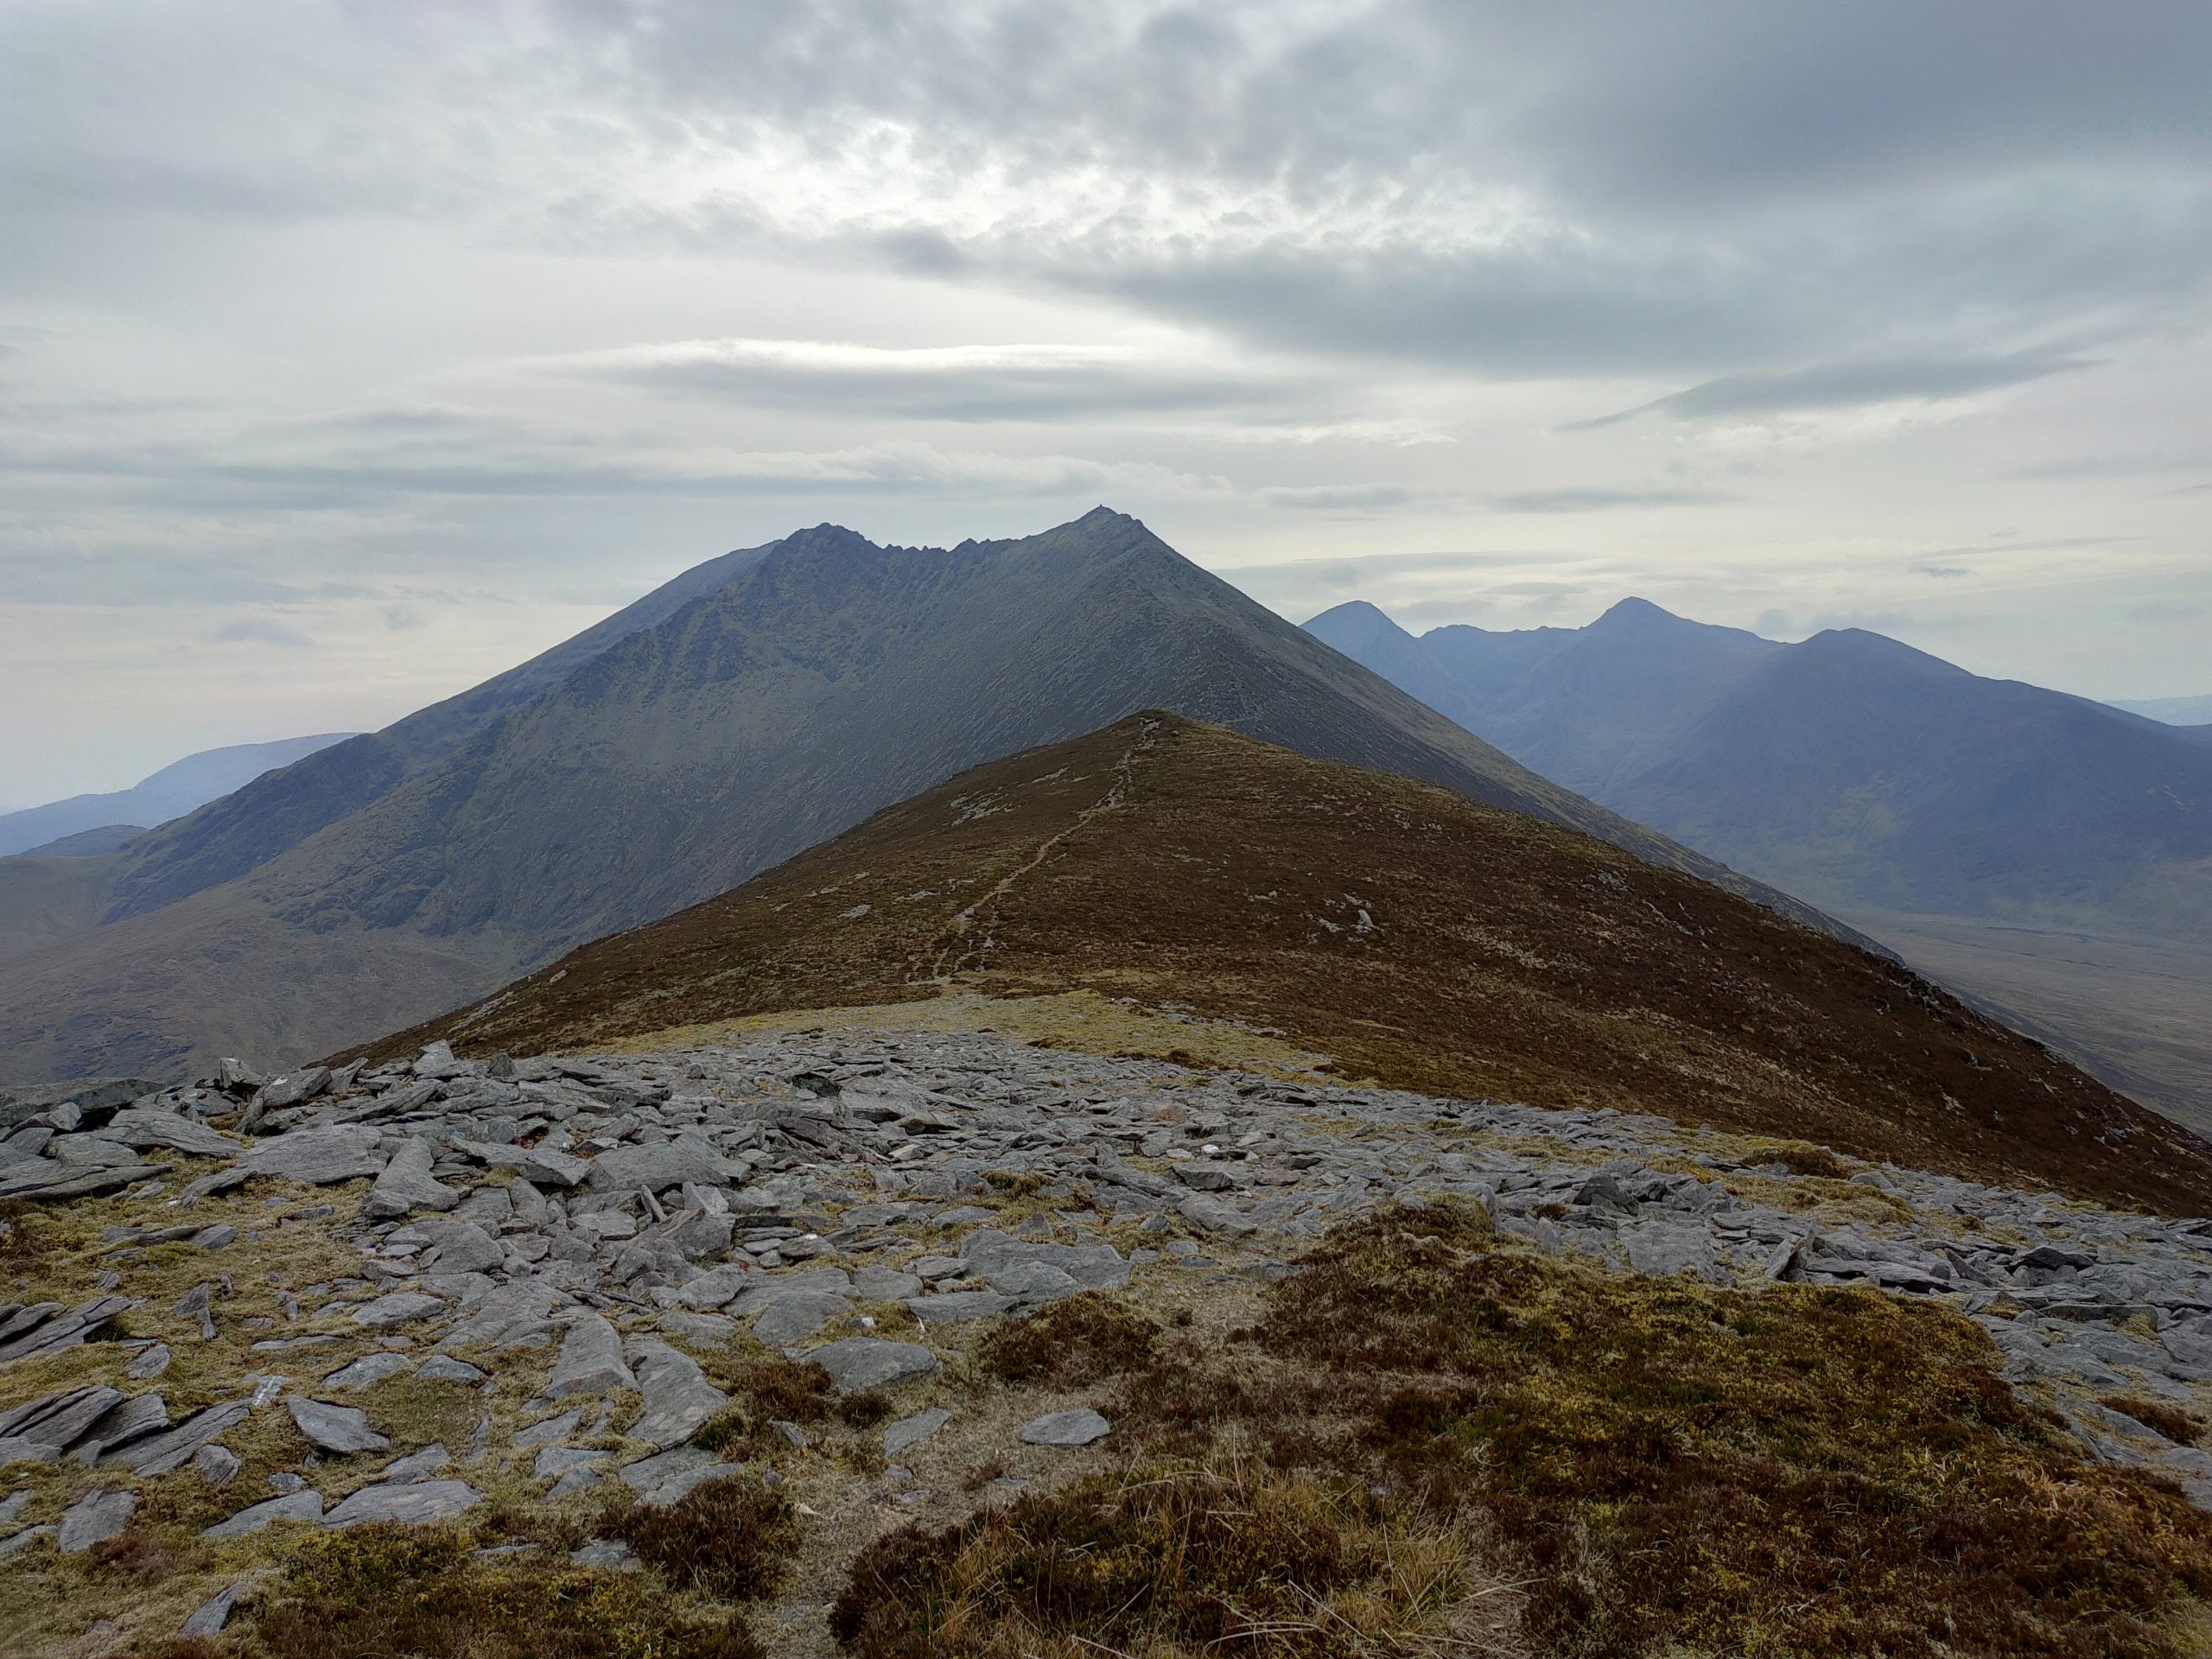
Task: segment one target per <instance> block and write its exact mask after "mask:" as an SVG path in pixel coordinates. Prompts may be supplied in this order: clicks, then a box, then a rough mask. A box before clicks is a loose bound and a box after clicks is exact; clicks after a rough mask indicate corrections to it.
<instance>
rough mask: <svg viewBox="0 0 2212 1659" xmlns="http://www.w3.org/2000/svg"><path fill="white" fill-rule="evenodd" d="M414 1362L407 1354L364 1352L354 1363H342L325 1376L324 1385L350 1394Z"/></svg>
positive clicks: (380, 1380)
mask: <svg viewBox="0 0 2212 1659" xmlns="http://www.w3.org/2000/svg"><path fill="white" fill-rule="evenodd" d="M413 1363H415V1362H414V1360H413V1359H411V1358H410V1357H409V1356H407V1355H405V1354H389V1353H377V1354H363V1355H362V1356H361V1357H360V1358H359V1359H357V1360H355V1361H354V1362H353V1363H352V1364H350V1365H341V1366H340V1367H339V1368H338V1369H337V1370H334V1371H333V1372H332V1373H331V1374H330V1375H329V1376H326V1377H324V1378H323V1379H322V1386H323V1387H324V1388H326V1389H339V1390H340V1392H342V1393H347V1394H350V1393H352V1392H353V1390H354V1389H365V1388H367V1387H369V1386H370V1385H371V1384H372V1383H381V1382H383V1381H384V1380H385V1378H386V1377H387V1376H398V1375H399V1374H400V1372H402V1371H404V1370H406V1369H407V1368H408V1367H409V1366H410V1365H411V1364H413Z"/></svg>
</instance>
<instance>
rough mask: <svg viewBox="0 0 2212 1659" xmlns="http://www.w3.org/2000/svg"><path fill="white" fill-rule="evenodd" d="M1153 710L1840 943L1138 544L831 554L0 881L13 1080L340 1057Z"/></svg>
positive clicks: (753, 568) (803, 542)
mask: <svg viewBox="0 0 2212 1659" xmlns="http://www.w3.org/2000/svg"><path fill="white" fill-rule="evenodd" d="M1146 708H1159V709H1173V710H1177V711H1179V712H1182V713H1185V714H1189V715H1194V716H1198V717H1200V718H1204V719H1206V720H1209V721H1217V722H1219V723H1221V724H1224V725H1227V726H1230V727H1233V728H1236V729H1237V730H1240V731H1243V732H1247V733H1249V734H1253V735H1255V736H1259V737H1262V738H1265V739H1268V740H1269V741H1274V742H1279V743H1282V744H1284V745H1287V746H1288V747H1293V748H1295V749H1298V750H1300V751H1302V752H1304V753H1308V754H1312V755H1315V756H1319V757H1321V758H1325V759H1335V760H1354V761H1357V762H1360V763H1362V764H1365V765H1369V766H1383V767H1387V768H1389V769H1392V770H1395V771H1397V772H1403V773H1406V774H1408V775H1410V776H1414V777H1418V778H1422V779H1427V780H1429V781H1431V782H1433V783H1438V784H1441V785H1445V786H1446V787H1448V788H1451V789H1453V790H1456V791H1459V792H1460V793H1461V794H1463V795H1465V796H1467V797H1469V798H1472V799H1475V800H1478V801H1482V802H1485V803H1488V804H1492V805H1496V806H1501V807H1505V808H1508V809H1510V810H1516V811H1519V812H1523V813H1527V814H1529V815H1531V816H1533V817H1538V818H1541V819H1545V820H1548V821H1550V822H1552V823H1559V824H1564V825H1569V826H1572V827H1573V828H1576V829H1581V830H1585V831H1587V832H1589V833H1591V834H1593V835H1596V836H1600V837H1602V838H1604V839H1606V840H1608V841H1611V842H1614V843H1615V844H1617V845H1618V846H1621V847H1624V848H1625V849H1629V850H1630V851H1632V852H1634V853H1636V854H1637V855H1638V856H1641V857H1643V858H1645V859H1648V860H1650V861H1654V862H1656V863H1659V864H1662V865H1668V866H1671V867H1673V868H1679V869H1682V870H1686V871H1688V872H1690V873H1693V874H1697V875H1700V876H1701V877H1703V878H1705V879H1707V880H1713V881H1716V882H1719V883H1722V884H1725V885H1728V886H1732V887H1735V888H1736V889H1738V891H1745V892H1756V893H1758V896H1760V897H1761V898H1762V899H1764V901H1766V902H1769V903H1770V904H1772V905H1774V906H1776V907H1777V908H1778V909H1780V910H1783V911H1784V912H1788V913H1791V914H1795V915H1798V916H1802V917H1804V918H1808V919H1810V920H1814V921H1816V922H1818V921H1821V920H1824V918H1819V917H1818V916H1817V914H1816V913H1815V912H1811V911H1809V910H1808V909H1807V908H1806V907H1804V906H1802V905H1799V904H1797V903H1796V901H1794V900H1790V899H1784V898H1783V897H1782V896H1781V895H1779V894H1777V893H1770V892H1767V891H1765V890H1763V889H1755V888H1754V887H1753V884H1751V883H1748V882H1746V881H1745V880H1743V879H1742V878H1740V877H1738V876H1735V875H1734V874H1732V873H1731V872H1728V871H1726V870H1725V869H1723V868H1720V867H1719V866H1718V865H1717V864H1714V863H1713V861H1710V860H1707V859H1705V858H1702V857H1700V856H1699V855H1694V854H1692V853H1690V852H1688V851H1687V850H1686V849H1682V848H1681V847H1680V846H1678V845H1676V844H1675V843H1673V842H1669V841H1668V840H1667V839H1666V838H1664V837H1662V836H1657V835H1655V834H1653V833H1652V832H1651V831H1649V830H1648V829H1644V828H1643V827H1641V826H1639V825H1637V824H1635V823H1630V822H1628V821H1626V820H1624V819H1623V818H1621V817H1618V816H1617V815H1616V814H1614V813H1611V812H1609V811H1607V810H1605V809H1603V808H1601V807H1599V806H1596V805H1593V804H1592V803H1590V802H1589V801H1587V800H1585V799H1583V798H1580V796H1578V795H1576V794H1574V793H1573V792H1572V791H1568V790H1566V789H1563V788H1561V787H1560V786H1559V785H1556V784H1554V783H1551V782H1548V781H1547V780H1546V779H1542V778H1541V777H1538V776H1536V775H1535V773H1533V772H1530V771H1529V770H1528V769H1527V768H1526V767H1524V766H1521V765H1519V764H1516V762H1514V761H1513V760H1510V759H1508V758H1507V757H1506V756H1505V755H1503V754H1502V753H1499V752H1498V751H1497V750H1496V749H1494V748H1492V747H1490V746H1489V745H1488V744H1486V743H1484V742H1482V741H1479V740H1478V739H1476V738H1474V737H1472V736H1471V735H1470V734H1468V733H1467V732H1465V730H1462V729H1461V728H1459V727H1458V726H1456V725H1454V724H1452V721H1449V720H1448V719H1446V718H1445V717H1444V716H1442V715H1440V714H1438V713H1436V712H1435V711H1434V710H1433V709H1430V708H1428V707H1426V706H1424V705H1423V704H1422V703H1421V702H1418V701H1416V700H1415V699H1414V698H1413V697H1410V696H1407V695H1406V694H1405V693H1404V692H1402V691H1401V690H1398V689H1396V688H1395V686H1393V685H1391V684H1390V683H1389V682H1388V681H1387V680H1386V679H1384V678H1382V677H1378V676H1376V674H1373V673H1371V672H1370V671H1367V670H1365V669H1363V668H1361V667H1359V666H1358V665H1357V664H1353V663H1351V662H1348V661H1346V660H1345V659H1344V658H1343V657H1341V656H1339V655H1338V654H1337V653H1336V652H1332V651H1331V650H1329V649H1328V648H1326V647H1325V646H1324V645H1321V644H1320V643H1319V641H1317V640H1316V639H1314V638H1313V636H1312V635H1311V634H1308V633H1306V632H1303V631H1302V630H1300V629H1298V628H1296V627H1294V626H1292V625H1290V624H1289V623H1287V622H1285V621H1284V620H1281V618H1279V617H1277V616H1275V615H1274V613H1271V612H1268V611H1267V610H1266V609H1264V608H1263V607H1261V606H1259V605H1257V604H1255V602H1254V601H1251V600H1249V599H1248V598H1246V597H1245V596H1244V595H1243V594H1240V593H1238V592H1237V591H1236V589H1235V588H1230V587H1229V586H1228V585H1227V584H1226V583H1224V582H1220V581H1218V580H1217V579H1216V578H1215V577H1213V576H1211V575H1207V574H1206V573H1205V571H1203V570H1201V569H1198V567H1197V566H1195V565H1193V564H1192V563H1189V562H1188V561H1187V560H1185V559H1184V558H1182V557H1181V556H1179V555H1178V554H1177V553H1176V552H1175V551H1174V550H1173V549H1171V548H1169V547H1168V546H1167V545H1166V543H1164V542H1162V541H1160V539H1159V538H1158V537H1155V536H1154V535H1153V534H1152V533H1151V532H1150V531H1147V530H1146V529H1145V527H1144V526H1143V525H1142V524H1139V523H1138V522H1137V521H1136V520H1135V519H1133V518H1126V517H1124V516H1122V515H1121V514H1119V513H1115V512H1109V511H1107V510H1105V509H1104V508H1101V509H1099V510H1097V511H1096V512H1092V513H1090V514H1088V515H1086V516H1085V517H1084V518H1081V519H1079V520H1077V521H1075V522H1074V523H1071V524H1064V525H1062V526H1060V527H1059V528H1058V529H1056V530H1053V531H1047V532H1046V533H1044V534H1042V535H1039V536H1033V537H1026V538H1023V539H1020V540H1014V541H1000V542H988V543H979V542H965V543H962V544H961V545H959V546H958V547H956V548H952V549H950V550H944V549H922V548H904V547H879V546H877V545H875V544H874V543H870V542H868V541H867V540H865V539H863V538H862V537H859V536H857V535H855V534H854V533H853V532H852V531H847V530H842V529H839V528H837V527H836V526H834V525H823V526H819V527H817V528H816V529H813V530H809V531H801V532H799V533H798V534H796V535H793V536H791V537H786V538H785V539H784V540H782V541H780V542H777V543H771V544H769V545H767V546H765V547H760V548H753V549H748V550H741V551H739V552H734V553H731V554H728V555H727V556H723V557H721V558H720V559H716V560H715V561H712V562H711V563H708V564H704V565H702V566H700V567H699V568H697V569H695V570H692V571H690V572H688V573H686V574H685V575H683V576H680V577H678V578H677V580H676V581H675V582H671V583H670V584H668V585H667V586H666V587H664V588H660V589H658V590H657V591H656V592H655V593H653V594H649V595H647V596H646V597H645V599H643V600H640V601H639V602H638V603H637V604H635V605H633V606H632V607H629V608H628V609H627V610H626V611H623V612H621V613H618V614H617V615H615V616H613V617H611V618H609V619H608V620H607V621H605V622H603V623H601V624H600V625H599V626H597V627H595V628H593V629H591V630H589V631H588V632H585V633H582V634H580V635H578V636H577V637H576V638H575V639H572V640H570V641H569V642H568V643H567V644H565V645H561V646H558V647H556V649H555V650H553V651H551V652H547V653H545V654H544V655H543V656H541V657H539V658H535V659H533V660H532V661H531V662H529V663H526V664H523V665H522V666H521V667H519V668H517V669H515V670H513V671H511V672H509V673H507V674H505V675H502V676H500V677H498V678H496V679H493V680H491V681H488V682H486V683H485V684H484V685H482V686H480V687H478V688H476V689H475V690H473V691H470V692H467V693H465V694H463V695H462V696H459V697H455V698H453V699H450V700H448V702H442V703H440V704H438V705H436V706H435V707H433V708H430V709H424V710H423V711H422V712H421V713H419V714H416V715H410V717H409V718H408V719H406V720H404V721H400V722H398V723H397V725H395V726H393V727H391V728H388V729H386V730H385V731H383V732H379V733H376V734H371V735H368V736H365V737H358V738H354V739H353V740H351V741H347V742H344V743H340V744H337V745H334V746H333V747H329V748H327V749H323V750H321V751H320V752H318V753H315V754H314V755H311V756H309V757H308V758H307V759H306V760H302V761H300V762H298V763H296V764H295V765H293V766H289V767H287V768H285V769H284V770H283V771H281V772H276V773H273V774H271V775H269V776H265V777H263V778H260V779H256V780H255V781H254V782H253V783H251V784H250V785H247V786H245V788H243V789H240V790H238V791H236V792H235V793H234V794H232V795H230V796H228V797H226V798H224V799H221V800H219V801H216V802H214V803H213V804H210V805H208V806H207V807H205V808H203V809H201V810H200V811H198V812H195V813H194V814H193V815H192V816H191V817H187V818H185V819H182V820H181V821H179V822H176V823H170V824H168V825H166V826H164V827H162V829H158V830H156V832H154V833H153V834H151V835H149V836H143V837H141V838H140V839H138V840H137V841H135V842H132V843H131V844H130V846H129V847H127V848H125V849H122V850H120V851H118V852H113V853H110V854H107V855H102V856H98V857H90V858H81V859H73V860H67V861H64V860H54V859H42V860H12V861H10V860H0V963H4V968H5V971H4V974H0V1053H4V1054H5V1055H6V1057H7V1059H6V1062H5V1064H6V1065H7V1066H8V1067H9V1069H10V1070H11V1071H15V1072H16V1074H17V1075H18V1077H21V1078H22V1079H24V1080H30V1079H35V1078H38V1077H60V1076H67V1075H72V1074H78V1073H83V1072H88V1071H131V1072H135V1073H138V1074H140V1075H144V1076H149V1077H162V1076H170V1075H175V1074H177V1073H179V1072H181V1071H187V1070H189V1069H191V1068H193V1067H194V1066H195V1065H204V1064H206V1063H207V1062H209V1061H211V1060H212V1059H213V1058H214V1057H215V1056H217V1055H219V1054H222V1053H232V1052H236V1053H245V1054H247V1055H250V1056H251V1057H253V1058H258V1059H261V1060H264V1061H265V1062H267V1063H271V1064H276V1063H282V1062H283V1061H284V1060H287V1059H292V1058H301V1057H302V1056H304V1055H307V1054H311V1053H314V1052H320V1051H322V1050H326V1049H329V1048H333V1047H335V1046H339V1045H340V1044H341V1043H343V1042H346V1041H347V1040H351V1039H357V1038H362V1037H366V1036H369V1035H372V1034H373V1033H376V1032H378V1031H379V1030H388V1029H391V1028H392V1027H397V1026H401V1025H404V1024H408V1023H410V1022H412V1021H414V1020H420V1019H422V1018H423V1017H425V1016H427V1015H429V1014H433V1013H435V1012H436V1011H437V1010H439V1009H441V1008H443V1007H450V1006H452V1005H454V1004H455V1003H458V1002H461V1001H465V1000H467V998H469V997H471V996H474V995H479V994H480V993H481V992H483V991H484V990H486V989H487V988H490V987H491V986H493V985H496V984H498V983H499V982H501V981H502V980H504V979H505V978H507V977H509V976H512V975H513V974H515V973H517V972H518V971H522V970H524V969H528V968H531V967H533V966H535V965H537V964H538V963H543V962H545V961H548V960H550V959H551V958H552V957H556V956H557V955H559V954H560V953H561V952H563V951H564V950H569V949H572V948H574V947H575V946H576V945H578V944H582V943H583V942H584V941H586V940H588V939H590V938H594V937H596V936H598V935H600V934H603V933H606V932H609V931H613V930H615V929H618V928H621V927H626V926H629V925H635V924H637V923H639V922H644V921H648V920H651V919H652V918H656V917H658V916H661V915H664V914H666V913H668V912H671V911H672V910H675V909H677V908H680V907H681V906H685V905H689V904H692V903H696V902H697V901H698V900H700V899H705V898H708V897H710V896H712V895H713V894H715V893H720V892H721V891H723V890H724V889H726V888H728V887H732V886H734V885H735V884H736V883H738V882H740V881H741V880H744V879H745V878H746V877H747V876H749V875H751V874H753V873H754V872H755V871H757V870H759V869H760V868H764V867H765V866H766V865H769V864H772V863H774V862H776V861H779V860H781V859H784V858H786V857H788V856H790V855H791V854H793V853H796V852H798V851H799V850H800V849H804V848H805V847H808V846H810V845H812V844H814V843H815V842H819V841H821V840H823V839H824V838H825V837H828V836H833V835H835V834H836V833H837V832H838V831H840V830H842V829H846V828H847V827H849V825H851V824H853V823H856V822H858V821H859V820H861V818H864V817H867V816H868V814H869V813H871V812H873V811H875V810H878V809H880V808H881V807H883V806H886V805H888V804H891V803H892V802H894V801H897V800H899V799H901V798H905V797H906V796H908V795H911V794H912V793H913V792H915V791H917V790H920V789H923V788H926V787H928V786H929V785H932V784H935V783H937V782H938V781H939V780H940V779H944V778H945V777H947V776H949V775H950V774H951V773H953V772H958V771H960V770H961V769H963V767H966V766H973V765H976V764H977V763H979V762H981V761H984V760H990V759H993V758H995V757H997V756H1000V755H1003V754H1006V753H1010V752H1013V751H1015V750H1019V749H1022V748H1026V747H1032V746H1033V745H1036V744H1039V743H1043V742H1049V741H1055V740H1057V739H1061V738H1065V737H1068V736H1071V735H1073V734H1077V733H1080V732H1084V731H1087V730H1090V729H1092V728H1096V727H1097V726H1099V725H1101V724H1103V723H1105V722H1107V721H1112V720H1115V719H1117V718H1119V717H1120V716H1122V715H1126V714H1128V712H1130V711H1131V710H1133V709H1146Z"/></svg>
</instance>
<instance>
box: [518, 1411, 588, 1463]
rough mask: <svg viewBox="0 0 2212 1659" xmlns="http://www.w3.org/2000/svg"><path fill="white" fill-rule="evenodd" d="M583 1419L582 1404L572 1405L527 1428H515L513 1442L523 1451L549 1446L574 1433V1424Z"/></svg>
mask: <svg viewBox="0 0 2212 1659" xmlns="http://www.w3.org/2000/svg"><path fill="white" fill-rule="evenodd" d="M583 1420H584V1408H582V1406H575V1407H572V1408H570V1409H569V1410H567V1411H564V1412H563V1413H562V1414H560V1415H559V1416H557V1417H548V1418H545V1419H544V1420H543V1421H540V1422H535V1423H532V1424H531V1425H530V1427H527V1428H518V1429H517V1430H516V1431H515V1438H514V1443H515V1445H516V1446H518V1447H520V1448H521V1449H522V1450H523V1451H525V1452H527V1451H529V1450H530V1448H531V1447H532V1446H551V1445H552V1444H554V1442H556V1440H567V1439H568V1438H569V1435H571V1434H573V1433H575V1432H576V1425H577V1424H579V1423H581V1422H582V1421H583Z"/></svg>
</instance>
